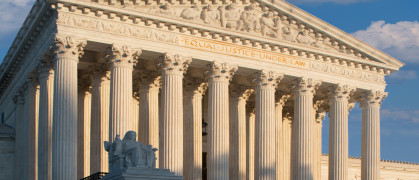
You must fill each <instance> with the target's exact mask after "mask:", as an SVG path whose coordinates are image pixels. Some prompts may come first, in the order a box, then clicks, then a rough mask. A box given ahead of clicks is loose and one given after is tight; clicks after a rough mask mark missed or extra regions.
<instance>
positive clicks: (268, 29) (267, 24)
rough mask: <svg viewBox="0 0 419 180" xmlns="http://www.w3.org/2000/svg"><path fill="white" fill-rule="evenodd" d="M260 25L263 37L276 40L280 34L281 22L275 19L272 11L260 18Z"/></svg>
mask: <svg viewBox="0 0 419 180" xmlns="http://www.w3.org/2000/svg"><path fill="white" fill-rule="evenodd" d="M260 25H261V32H262V35H263V36H271V37H274V38H278V37H279V36H280V34H281V31H280V30H281V20H280V19H279V18H275V17H274V13H273V12H272V11H269V12H268V13H266V14H265V15H264V16H262V18H260Z"/></svg>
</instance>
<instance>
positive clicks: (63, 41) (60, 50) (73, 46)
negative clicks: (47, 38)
mask: <svg viewBox="0 0 419 180" xmlns="http://www.w3.org/2000/svg"><path fill="white" fill-rule="evenodd" d="M54 42H55V44H54V46H53V50H54V51H55V54H56V55H57V57H58V58H70V59H73V60H77V61H78V58H79V57H81V56H83V54H84V51H83V49H84V47H85V46H86V44H87V41H86V40H80V39H76V38H75V37H74V36H66V35H60V34H57V35H56V36H55V39H54Z"/></svg>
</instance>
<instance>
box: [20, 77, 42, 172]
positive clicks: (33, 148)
mask: <svg viewBox="0 0 419 180" xmlns="http://www.w3.org/2000/svg"><path fill="white" fill-rule="evenodd" d="M24 88H25V104H24V110H23V111H24V113H23V114H24V121H23V123H24V124H25V125H24V126H25V127H24V128H23V129H24V132H23V136H24V137H23V138H24V139H25V140H26V141H24V147H25V149H24V151H25V152H24V154H23V155H24V156H23V161H26V163H27V164H24V165H23V166H24V167H25V169H26V168H27V173H28V174H25V175H27V177H28V179H34V180H35V179H38V112H39V106H38V104H39V82H38V77H37V75H36V74H34V73H32V74H30V75H29V77H28V79H27V80H26V83H25V85H24Z"/></svg>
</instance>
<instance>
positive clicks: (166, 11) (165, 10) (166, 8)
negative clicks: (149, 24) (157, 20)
mask: <svg viewBox="0 0 419 180" xmlns="http://www.w3.org/2000/svg"><path fill="white" fill-rule="evenodd" d="M150 12H152V13H157V14H162V15H167V16H176V11H175V10H174V9H172V8H171V7H170V5H169V4H168V3H165V4H163V5H161V6H159V8H156V9H152V10H150Z"/></svg>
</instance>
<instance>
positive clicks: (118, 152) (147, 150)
mask: <svg viewBox="0 0 419 180" xmlns="http://www.w3.org/2000/svg"><path fill="white" fill-rule="evenodd" d="M136 139H137V134H136V132H134V131H128V132H127V133H126V134H125V136H124V138H123V139H122V140H121V139H120V138H119V135H117V136H116V137H115V140H114V141H113V142H112V143H111V142H107V141H105V142H104V143H105V144H104V145H105V150H106V151H107V152H108V155H109V171H113V170H118V169H127V168H129V167H144V168H156V160H157V158H156V154H155V153H156V151H157V149H156V148H152V146H151V145H144V144H142V143H140V142H137V140H136Z"/></svg>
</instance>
